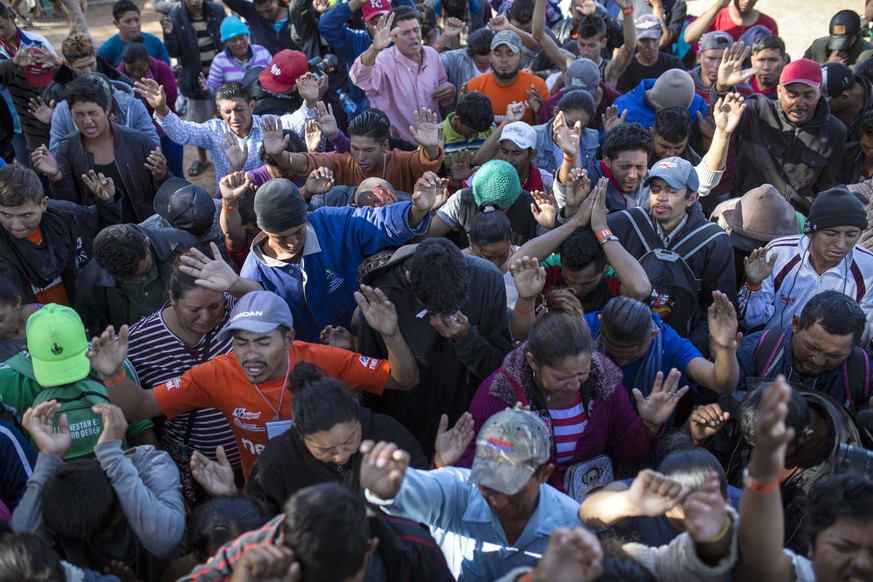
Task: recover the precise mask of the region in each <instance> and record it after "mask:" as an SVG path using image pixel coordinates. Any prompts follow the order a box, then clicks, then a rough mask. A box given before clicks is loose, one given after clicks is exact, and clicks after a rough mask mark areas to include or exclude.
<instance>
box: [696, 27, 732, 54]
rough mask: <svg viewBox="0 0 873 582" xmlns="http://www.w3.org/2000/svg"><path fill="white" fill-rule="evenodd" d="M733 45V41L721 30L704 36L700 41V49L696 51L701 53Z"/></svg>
mask: <svg viewBox="0 0 873 582" xmlns="http://www.w3.org/2000/svg"><path fill="white" fill-rule="evenodd" d="M733 43H734V39H733V37H732V36H731V35H729V34H728V33H726V32H724V31H723V30H713V31H712V32H707V33H706V34H704V35H703V38H701V39H700V48H699V49H698V51H699V52H703V51H711V50H715V49H726V48H727V47H729V46H731V45H732V44H733Z"/></svg>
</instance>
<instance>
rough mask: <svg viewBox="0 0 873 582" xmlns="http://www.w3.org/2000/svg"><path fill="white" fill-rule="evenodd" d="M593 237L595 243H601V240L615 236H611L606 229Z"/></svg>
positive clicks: (610, 232) (609, 231)
mask: <svg viewBox="0 0 873 582" xmlns="http://www.w3.org/2000/svg"><path fill="white" fill-rule="evenodd" d="M594 236H596V237H597V242H600V243H602V242H603V239H605V238H607V237H610V236H615V235H614V234H612V231H611V230H609V229H608V228H607V229H604V230H601V231H600V232H598V233H596V234H595V235H594ZM616 238H618V237H616Z"/></svg>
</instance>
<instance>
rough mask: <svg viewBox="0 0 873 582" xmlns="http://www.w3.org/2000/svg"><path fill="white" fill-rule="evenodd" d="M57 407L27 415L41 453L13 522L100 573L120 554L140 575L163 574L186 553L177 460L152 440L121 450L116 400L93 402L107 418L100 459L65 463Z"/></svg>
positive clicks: (63, 426) (65, 434)
mask: <svg viewBox="0 0 873 582" xmlns="http://www.w3.org/2000/svg"><path fill="white" fill-rule="evenodd" d="M59 409H60V405H59V404H58V403H57V402H56V401H54V400H50V401H48V402H43V403H41V404H39V405H37V406H36V407H35V408H30V409H28V410H27V412H26V413H25V414H24V418H23V422H22V424H23V426H24V427H25V428H26V429H27V431H28V432H29V433H30V435H31V437H32V438H33V440H34V441H35V442H36V445H37V447H38V449H39V456H38V457H37V461H36V466H35V467H34V470H33V475H32V476H31V478H30V479H29V480H28V482H27V491H26V493H25V494H24V497H23V498H22V500H21V502H20V503H19V505H18V507H17V508H16V510H15V513H14V514H13V516H12V527H13V529H14V530H15V531H18V532H31V533H38V534H40V535H43V536H45V537H48V536H51V537H52V538H53V540H52V541H54V542H55V543H56V544H57V545H58V546H59V547H61V548H62V549H63V551H64V555H65V556H66V559H67V561H69V562H70V563H72V564H74V565H76V566H79V567H81V568H87V569H91V570H97V571H100V572H102V571H104V569H105V568H110V567H112V562H113V561H120V562H123V563H125V564H127V565H128V566H129V567H130V568H131V569H132V570H133V571H134V573H135V574H136V576H137V578H138V579H142V580H156V579H158V578H160V576H161V574H162V573H163V572H164V571H165V570H166V569H167V566H169V564H170V562H171V561H172V560H173V559H175V558H177V557H179V556H180V555H182V553H183V551H182V550H183V545H182V542H183V536H184V533H185V508H184V505H183V502H182V492H181V484H180V482H179V471H178V469H176V465H175V464H174V463H173V460H172V459H171V458H170V456H169V455H168V454H167V453H165V452H163V451H157V450H155V448H154V447H152V446H150V445H145V446H139V447H134V448H133V449H130V450H128V451H124V450H123V449H122V447H121V443H122V439H123V438H124V434H125V433H126V432H127V421H126V420H125V418H124V414H123V413H122V412H121V409H120V408H118V407H117V406H113V405H111V404H98V405H96V406H94V412H96V413H97V414H99V415H100V416H101V417H102V421H103V432H102V433H101V434H100V438H99V440H98V441H97V445H96V446H95V447H94V454H95V457H96V460H95V459H76V460H73V461H70V462H69V463H64V457H65V455H66V454H67V452H68V451H69V450H70V446H71V443H72V438H71V435H70V427H69V423H68V422H67V417H66V415H65V414H62V415H60V417H59V418H55V416H56V415H57V412H58V410H59ZM49 532H50V533H49Z"/></svg>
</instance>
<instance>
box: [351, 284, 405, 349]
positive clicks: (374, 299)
mask: <svg viewBox="0 0 873 582" xmlns="http://www.w3.org/2000/svg"><path fill="white" fill-rule="evenodd" d="M355 301H356V302H357V303H358V307H360V308H361V315H363V316H364V319H365V320H366V321H367V324H368V325H369V326H370V327H371V328H373V330H374V331H376V332H377V333H379V335H382V336H385V337H391V336H393V335H395V334H397V333H398V331H399V328H398V327H397V308H396V307H394V304H393V303H392V302H391V301H390V300H389V299H388V296H386V295H385V293H383V292H382V290H381V289H374V288H373V287H369V286H367V285H361V290H360V291H355Z"/></svg>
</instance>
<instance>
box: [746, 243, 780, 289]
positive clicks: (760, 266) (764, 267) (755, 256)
mask: <svg viewBox="0 0 873 582" xmlns="http://www.w3.org/2000/svg"><path fill="white" fill-rule="evenodd" d="M775 266H776V253H773V254H772V255H770V259H769V260H767V249H765V248H764V247H761V248H757V249H755V250H754V251H752V252H751V254H749V256H748V257H745V258H743V269H745V271H746V283H747V284H749V285H760V284H761V282H762V281H763V280H764V279H766V278H768V277H769V276H770V275H772V274H773V267H775Z"/></svg>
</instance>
